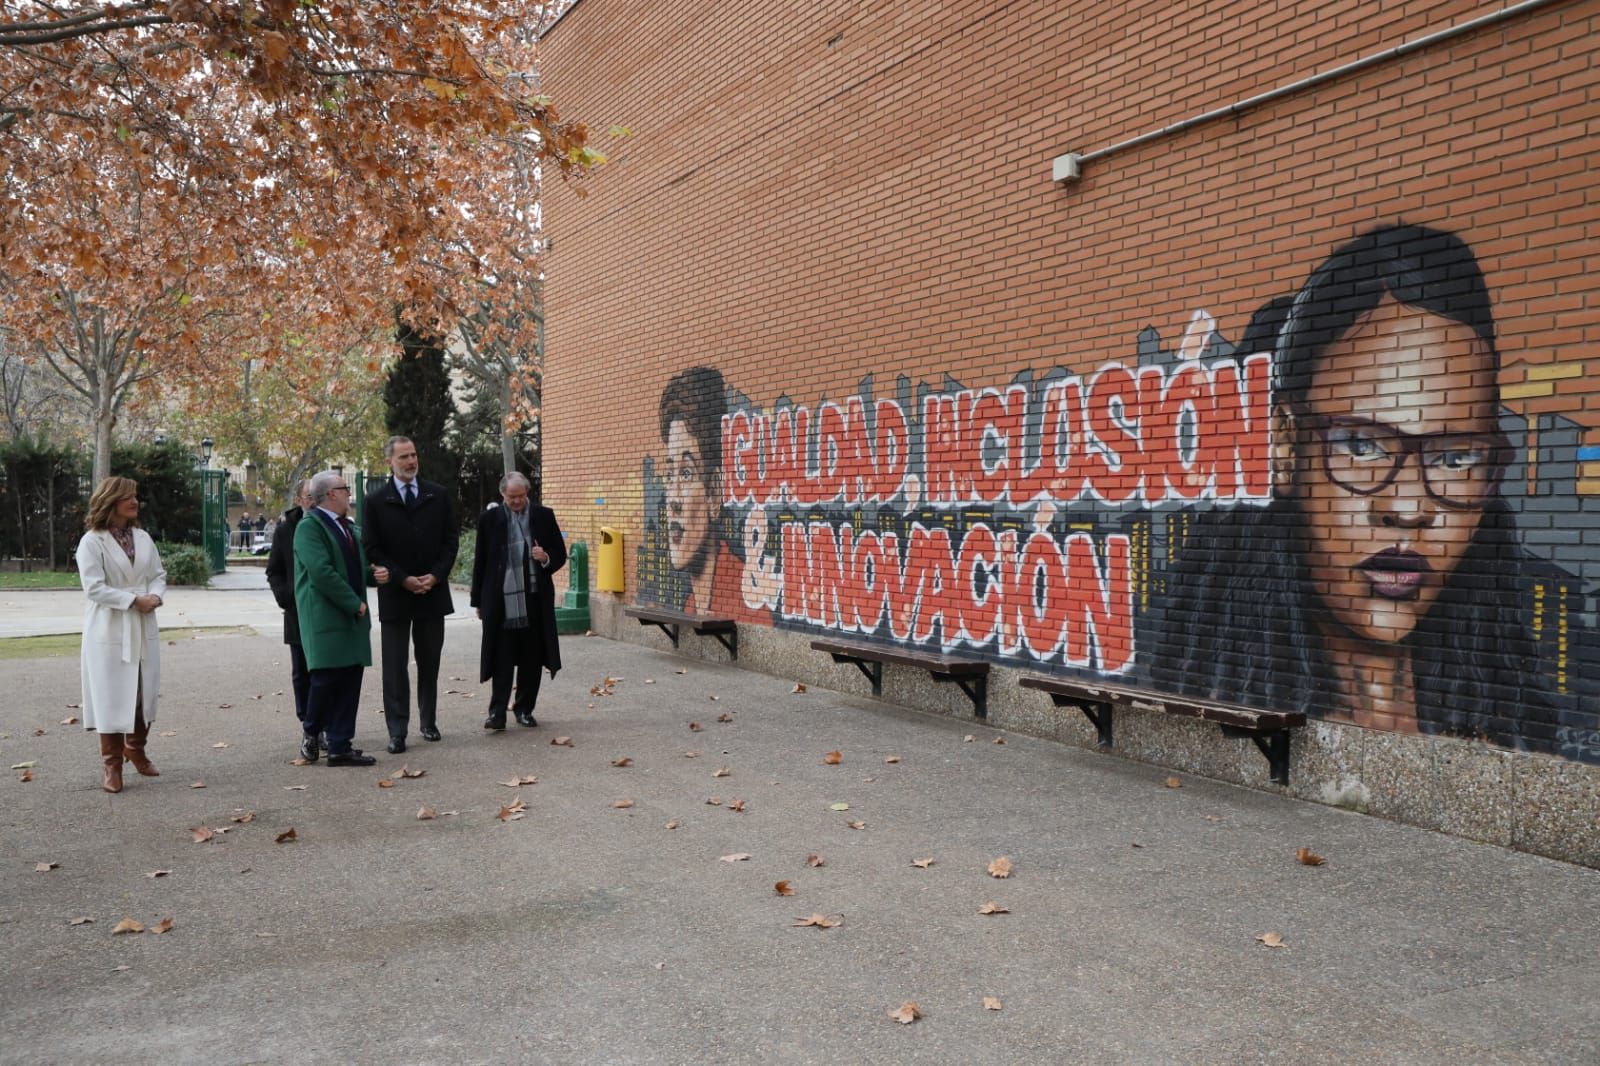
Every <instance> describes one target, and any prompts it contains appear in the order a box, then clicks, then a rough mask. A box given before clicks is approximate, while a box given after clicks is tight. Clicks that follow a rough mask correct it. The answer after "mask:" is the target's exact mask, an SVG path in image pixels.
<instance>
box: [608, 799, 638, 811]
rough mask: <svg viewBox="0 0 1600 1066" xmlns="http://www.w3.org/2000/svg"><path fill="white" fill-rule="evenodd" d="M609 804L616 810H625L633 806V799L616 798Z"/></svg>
mask: <svg viewBox="0 0 1600 1066" xmlns="http://www.w3.org/2000/svg"><path fill="white" fill-rule="evenodd" d="M611 806H612V807H613V808H614V809H616V810H619V811H625V810H627V809H628V808H630V807H632V806H633V800H617V801H616V802H615V803H613V804H612V805H611Z"/></svg>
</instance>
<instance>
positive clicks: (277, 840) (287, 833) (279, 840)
mask: <svg viewBox="0 0 1600 1066" xmlns="http://www.w3.org/2000/svg"><path fill="white" fill-rule="evenodd" d="M299 839H300V834H299V833H296V832H295V831H294V826H292V825H291V826H290V827H289V828H287V829H285V830H284V831H283V832H281V833H279V834H278V835H277V836H275V837H273V838H272V842H273V843H274V844H288V843H292V842H293V841H296V840H299Z"/></svg>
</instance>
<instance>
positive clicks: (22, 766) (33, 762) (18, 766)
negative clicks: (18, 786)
mask: <svg viewBox="0 0 1600 1066" xmlns="http://www.w3.org/2000/svg"><path fill="white" fill-rule="evenodd" d="M38 765H39V760H37V759H29V760H28V761H27V762H14V763H12V764H11V768H12V769H13V770H31V769H33V768H34V767H35V766H38Z"/></svg>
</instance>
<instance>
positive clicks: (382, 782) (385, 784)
mask: <svg viewBox="0 0 1600 1066" xmlns="http://www.w3.org/2000/svg"><path fill="white" fill-rule="evenodd" d="M378 787H379V788H393V787H394V782H393V781H391V780H389V779H388V778H387V777H380V778H378Z"/></svg>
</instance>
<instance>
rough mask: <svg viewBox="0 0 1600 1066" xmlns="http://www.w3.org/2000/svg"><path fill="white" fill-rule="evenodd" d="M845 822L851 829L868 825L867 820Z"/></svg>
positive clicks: (863, 827)
mask: <svg viewBox="0 0 1600 1066" xmlns="http://www.w3.org/2000/svg"><path fill="white" fill-rule="evenodd" d="M844 824H845V825H847V826H849V827H850V828H851V829H865V828H866V827H867V823H866V822H846V823H844Z"/></svg>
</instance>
